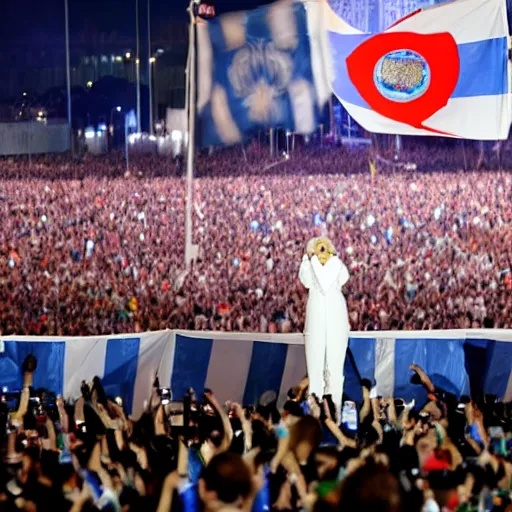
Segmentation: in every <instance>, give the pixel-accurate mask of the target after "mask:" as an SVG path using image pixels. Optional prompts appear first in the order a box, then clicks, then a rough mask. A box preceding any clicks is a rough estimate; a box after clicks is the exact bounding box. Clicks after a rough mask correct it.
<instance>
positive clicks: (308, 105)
mask: <svg viewBox="0 0 512 512" xmlns="http://www.w3.org/2000/svg"><path fill="white" fill-rule="evenodd" d="M288 93H289V97H290V102H291V104H292V113H293V120H294V122H295V133H298V134H300V135H308V134H310V133H313V132H314V131H315V129H316V123H315V91H314V90H313V88H312V85H311V84H310V83H309V82H308V81H307V80H294V81H293V82H291V83H290V85H288Z"/></svg>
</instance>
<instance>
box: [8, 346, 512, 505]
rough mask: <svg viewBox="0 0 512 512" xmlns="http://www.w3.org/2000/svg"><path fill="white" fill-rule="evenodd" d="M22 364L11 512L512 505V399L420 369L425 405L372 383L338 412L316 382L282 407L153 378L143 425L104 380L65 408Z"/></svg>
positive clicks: (29, 363)
mask: <svg viewBox="0 0 512 512" xmlns="http://www.w3.org/2000/svg"><path fill="white" fill-rule="evenodd" d="M22 369H23V372H24V375H23V388H22V391H21V393H18V394H9V395H3V397H2V400H1V401H0V447H1V453H0V457H1V460H2V463H1V464H0V510H2V511H5V512H13V511H16V510H24V511H30V512H42V511H51V512H61V511H66V512H67V511H73V512H80V511H91V512H92V511H98V510H105V511H106V510H108V511H121V510H122V511H126V512H128V511H139V510H140V511H142V510H144V511H145V512H150V511H157V512H170V511H184V512H196V511H200V510H201V511H207V512H221V511H225V512H227V511H230V512H233V511H247V512H249V511H253V512H265V511H295V510H305V511H314V512H335V511H338V510H339V511H340V512H363V511H371V512H420V511H421V512H441V511H442V512H448V511H458V512H471V511H475V512H476V511H479V512H480V511H485V512H487V511H489V512H491V511H492V512H510V511H511V510H512V501H511V490H512V463H511V462H512V409H511V407H510V405H511V404H497V403H496V402H495V400H494V397H481V398H480V399H479V400H476V401H474V400H471V399H470V398H469V397H461V399H460V400H458V399H457V397H455V396H453V395H450V394H449V393H446V392H445V391H443V390H442V389H440V388H436V387H435V386H434V385H433V384H432V382H431V381H430V379H429V377H428V375H427V374H425V373H424V371H423V370H422V369H421V368H420V367H418V366H415V365H412V366H411V386H415V385H421V386H423V387H424V388H425V389H426V391H427V392H428V400H427V402H426V403H424V404H415V403H414V402H411V403H406V402H405V401H404V400H403V399H400V398H397V397H384V398H382V397H373V394H372V393H371V391H370V388H371V387H372V384H371V382H370V381H367V380H362V381H361V387H362V397H363V398H362V401H361V402H360V403H359V404H357V405H356V407H352V411H355V414H351V415H350V417H349V416H348V415H346V414H345V412H344V413H343V414H342V417H341V418H336V417H334V414H335V413H334V410H335V408H334V404H333V403H332V400H331V399H330V397H328V396H327V397H322V399H320V400H319V399H318V398H317V397H315V396H309V395H308V381H307V379H304V380H303V381H302V382H300V383H298V385H297V386H296V387H295V388H293V389H291V390H290V391H289V392H288V400H287V401H286V402H285V404H284V406H283V408H282V409H280V410H278V408H277V406H276V396H275V393H273V392H272V391H268V392H266V393H264V395H263V396H262V397H261V399H260V401H259V403H258V404H254V405H249V404H245V407H242V406H241V405H239V404H235V403H229V402H228V403H226V404H220V403H219V402H218V400H217V399H216V398H215V395H214V394H213V392H212V391H211V390H205V393H204V395H203V396H202V398H201V399H199V400H198V399H197V398H196V397H195V395H194V393H193V390H190V392H189V393H188V394H187V396H186V397H184V399H183V401H182V402H171V403H169V401H168V400H166V399H164V397H168V394H164V393H162V392H161V390H160V388H159V384H158V379H156V380H155V383H154V385H153V389H152V390H148V401H147V407H146V410H145V412H144V413H143V414H142V416H141V417H140V418H138V419H133V418H131V417H130V416H128V415H127V414H126V412H125V410H124V409H123V404H122V400H121V399H120V397H115V398H114V397H108V396H106V395H105V391H104V389H103V387H102V384H101V381H100V379H99V378H97V377H95V378H94V379H93V381H92V382H89V383H86V382H83V383H82V388H81V397H80V398H79V399H78V400H75V401H73V400H70V401H67V402H64V400H63V399H62V397H60V396H58V397H56V398H55V396H54V395H52V393H51V392H50V391H49V390H34V389H33V387H32V385H33V379H34V374H35V372H37V361H36V360H35V358H34V357H33V356H31V355H29V356H27V358H26V359H25V361H24V363H23V368H22ZM346 398H347V399H348V398H349V397H346ZM348 403H349V402H345V404H348ZM344 411H345V407H344Z"/></svg>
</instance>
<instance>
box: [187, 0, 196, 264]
mask: <svg viewBox="0 0 512 512" xmlns="http://www.w3.org/2000/svg"><path fill="white" fill-rule="evenodd" d="M188 11H189V15H190V29H189V39H188V40H189V46H188V52H189V53H188V55H189V57H188V62H187V64H188V66H187V82H188V88H187V99H188V102H187V108H188V144H187V184H186V187H187V191H186V199H185V201H186V202H185V265H186V267H187V268H188V267H190V263H191V262H192V257H193V256H192V251H193V248H192V201H193V198H192V195H193V185H194V153H195V124H196V49H195V45H196V37H195V36H196V32H195V16H194V0H191V2H190V4H189V7H188Z"/></svg>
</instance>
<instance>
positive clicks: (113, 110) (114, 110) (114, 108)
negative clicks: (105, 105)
mask: <svg viewBox="0 0 512 512" xmlns="http://www.w3.org/2000/svg"><path fill="white" fill-rule="evenodd" d="M121 110H122V108H121V106H120V105H118V106H117V107H112V108H111V109H110V126H111V127H112V132H111V135H114V112H121Z"/></svg>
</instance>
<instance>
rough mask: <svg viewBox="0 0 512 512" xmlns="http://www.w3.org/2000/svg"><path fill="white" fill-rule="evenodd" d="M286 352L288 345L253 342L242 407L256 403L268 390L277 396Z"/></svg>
mask: <svg viewBox="0 0 512 512" xmlns="http://www.w3.org/2000/svg"><path fill="white" fill-rule="evenodd" d="M287 352H288V345H285V344H283V343H263V342H261V341H255V342H254V344H253V348H252V357H251V366H250V367H249V375H248V377H247V384H246V385H245V393H244V402H243V403H244V405H250V404H255V403H257V402H258V399H259V398H260V396H261V395H262V394H263V393H264V392H265V391H268V390H272V391H275V392H276V393H278V394H279V390H280V389H281V381H282V379H283V373H284V366H285V364H286V354H287Z"/></svg>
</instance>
